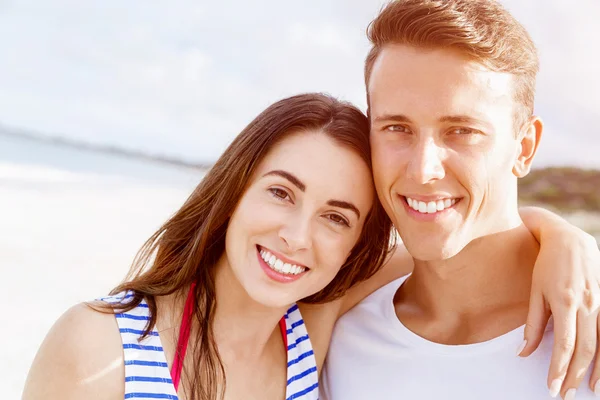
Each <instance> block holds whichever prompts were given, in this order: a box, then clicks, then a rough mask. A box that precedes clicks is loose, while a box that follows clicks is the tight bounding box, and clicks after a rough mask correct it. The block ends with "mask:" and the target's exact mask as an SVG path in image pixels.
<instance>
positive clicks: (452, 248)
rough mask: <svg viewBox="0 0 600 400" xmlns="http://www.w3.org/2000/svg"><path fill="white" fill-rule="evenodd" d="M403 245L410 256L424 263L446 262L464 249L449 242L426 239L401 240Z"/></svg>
mask: <svg viewBox="0 0 600 400" xmlns="http://www.w3.org/2000/svg"><path fill="white" fill-rule="evenodd" d="M403 243H404V245H405V246H406V249H407V250H408V252H409V253H410V255H411V256H412V257H413V258H414V259H415V260H419V261H424V262H441V261H445V260H448V259H450V258H452V257H454V256H456V255H457V254H458V253H460V252H461V250H462V249H463V248H464V246H459V245H458V244H456V243H451V242H450V241H439V240H438V241H436V240H427V239H421V238H419V239H417V238H415V240H411V239H403Z"/></svg>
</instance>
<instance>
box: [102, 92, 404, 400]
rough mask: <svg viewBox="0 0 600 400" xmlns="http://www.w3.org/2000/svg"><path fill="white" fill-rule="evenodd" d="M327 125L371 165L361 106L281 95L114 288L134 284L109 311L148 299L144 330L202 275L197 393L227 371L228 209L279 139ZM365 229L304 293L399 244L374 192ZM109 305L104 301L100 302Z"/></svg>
mask: <svg viewBox="0 0 600 400" xmlns="http://www.w3.org/2000/svg"><path fill="white" fill-rule="evenodd" d="M303 130H310V131H320V132H322V133H323V134H325V135H327V136H329V137H331V138H332V139H333V140H335V141H336V142H337V143H339V144H340V145H342V146H345V147H347V148H349V149H351V150H353V151H355V152H356V153H357V154H359V155H360V156H361V157H362V158H363V160H364V161H365V163H366V164H367V165H369V166H370V165H371V153H370V148H369V123H368V120H367V118H366V117H365V115H364V114H363V113H362V112H360V110H358V109H357V108H355V107H354V106H352V105H350V104H348V103H344V102H340V101H338V100H336V99H335V98H333V97H330V96H328V95H324V94H316V93H311V94H302V95H298V96H293V97H289V98H287V99H284V100H281V101H278V102H277V103H275V104H273V105H271V106H270V107H268V108H267V109H266V110H265V111H263V112H262V113H261V114H260V115H259V116H258V117H256V118H255V119H254V120H253V121H252V122H251V123H250V124H249V125H248V126H247V127H246V128H245V129H244V130H243V131H242V132H241V133H240V134H239V136H237V137H236V139H235V140H234V141H233V143H231V145H230V146H229V147H228V148H227V150H225V152H224V153H223V155H222V156H221V157H220V158H219V160H218V161H217V162H216V164H215V165H214V166H213V167H212V168H211V169H210V171H208V173H207V174H206V176H205V177H204V179H203V180H202V181H201V182H200V184H199V185H198V186H197V187H196V189H195V190H194V191H193V193H192V194H191V195H190V197H189V198H188V199H187V200H186V202H185V203H184V204H183V206H182V207H181V208H180V209H179V210H178V211H177V212H176V213H175V214H174V215H173V216H172V217H171V218H170V219H169V220H168V221H167V222H166V223H165V224H164V225H163V226H162V227H160V229H158V231H156V233H154V234H153V235H152V236H151V237H150V238H149V239H148V240H147V241H146V243H145V244H144V245H143V247H142V248H141V249H140V251H139V253H138V254H137V256H136V258H135V260H134V262H133V265H132V267H131V270H130V272H129V274H128V276H127V277H126V280H125V281H124V283H122V284H120V285H119V286H117V287H116V288H115V289H114V290H113V291H112V292H111V293H112V294H116V293H120V292H123V291H132V292H133V293H134V297H133V299H132V300H128V302H127V303H126V304H117V305H108V304H107V305H106V306H105V307H106V308H104V311H105V312H125V311H129V310H131V309H133V308H135V307H136V306H137V305H138V304H139V303H140V302H141V301H142V300H143V299H145V300H146V302H147V303H148V306H149V310H150V315H151V319H150V321H149V323H148V325H147V327H146V331H145V332H144V335H143V336H146V335H147V334H148V333H149V332H150V331H151V330H152V329H153V327H154V326H155V324H156V297H157V296H165V295H169V294H172V293H174V292H177V291H179V290H180V289H185V288H187V287H189V286H190V284H191V283H192V282H196V289H195V293H194V296H195V308H194V314H195V315H194V323H195V324H197V325H198V335H197V336H196V337H195V338H193V339H190V340H195V343H194V344H193V345H192V346H190V347H191V350H192V353H191V354H192V356H193V365H194V369H193V370H191V371H185V370H184V371H183V373H184V375H185V376H186V378H187V379H186V380H185V381H186V382H187V383H188V384H187V385H186V387H185V392H186V394H187V395H188V396H187V397H188V399H190V400H213V399H217V398H222V396H223V393H224V388H225V371H224V368H223V364H222V362H221V360H220V357H219V353H218V351H217V345H216V343H215V338H214V335H213V331H212V322H213V318H214V312H215V306H216V293H215V281H214V277H213V269H214V268H213V267H214V265H215V264H216V262H217V260H219V258H220V257H221V256H222V254H223V252H224V251H225V231H226V230H227V224H228V219H229V216H230V215H232V214H233V212H234V210H235V208H236V206H237V204H238V201H239V200H240V198H241V197H242V195H243V194H244V191H245V188H246V186H247V184H248V180H249V179H250V177H251V176H252V174H253V172H254V170H255V169H256V167H257V165H258V164H259V163H260V162H261V161H262V159H263V158H264V157H265V155H266V154H267V152H268V151H269V150H270V149H271V148H272V147H273V145H274V144H275V143H277V142H278V141H280V140H282V139H283V138H285V136H286V135H288V134H290V133H295V132H299V131H303ZM374 198H375V200H374V204H373V207H372V209H371V211H370V212H369V215H368V216H367V219H366V221H365V224H364V226H363V230H362V233H361V236H360V238H359V240H358V242H357V243H356V245H355V246H354V248H353V249H352V251H351V253H350V256H349V257H348V259H347V260H346V262H345V264H344V266H343V267H342V269H341V270H340V272H339V273H338V274H337V276H336V277H335V279H334V280H333V281H332V282H331V283H330V284H329V285H327V286H326V287H325V288H324V289H323V290H321V291H320V292H318V293H315V294H314V295H312V296H310V297H308V298H305V299H302V301H303V302H307V303H323V302H327V301H331V300H333V299H336V298H338V297H340V296H342V295H343V294H344V293H345V292H346V290H347V289H349V288H350V287H351V286H352V285H354V284H356V283H358V282H361V281H363V280H365V279H367V278H369V277H370V276H372V275H373V274H374V273H375V272H376V271H377V270H378V269H379V268H380V267H381V266H382V264H383V262H384V261H385V259H386V256H387V255H388V253H389V251H390V250H391V248H392V247H393V243H392V241H393V240H394V236H393V235H392V234H391V233H392V225H391V222H390V220H389V218H388V217H387V215H386V214H385V211H384V210H383V208H382V206H381V204H380V203H379V201H378V200H377V196H374ZM102 307H104V306H101V308H102Z"/></svg>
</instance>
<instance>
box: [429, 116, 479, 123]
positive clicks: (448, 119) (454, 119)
mask: <svg viewBox="0 0 600 400" xmlns="http://www.w3.org/2000/svg"><path fill="white" fill-rule="evenodd" d="M439 121H440V122H450V123H455V124H473V123H475V124H485V122H483V121H481V120H478V119H477V118H473V117H469V116H468V115H446V116H444V117H441V118H440V119H439Z"/></svg>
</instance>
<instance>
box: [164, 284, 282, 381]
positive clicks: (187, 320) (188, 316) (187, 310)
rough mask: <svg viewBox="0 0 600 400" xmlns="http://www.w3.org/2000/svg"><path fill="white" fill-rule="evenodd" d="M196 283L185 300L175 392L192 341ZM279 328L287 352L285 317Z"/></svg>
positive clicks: (173, 373)
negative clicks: (191, 332)
mask: <svg viewBox="0 0 600 400" xmlns="http://www.w3.org/2000/svg"><path fill="white" fill-rule="evenodd" d="M195 288H196V283H195V282H194V283H192V285H191V287H190V291H189V293H188V296H187V299H186V300H185V306H184V308H183V320H182V321H181V327H180V328H179V338H178V339H177V349H176V350H175V358H174V359H173V368H171V379H172V380H173V386H174V387H175V392H177V390H179V381H180V380H181V370H182V369H183V360H184V359H185V353H186V351H187V347H188V342H189V339H190V329H191V326H192V314H193V312H194V289H195ZM279 328H280V329H281V337H282V338H283V344H284V345H285V350H286V351H287V347H288V340H287V326H286V324H285V317H283V318H281V319H280V320H279Z"/></svg>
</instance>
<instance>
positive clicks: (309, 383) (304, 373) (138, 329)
mask: <svg viewBox="0 0 600 400" xmlns="http://www.w3.org/2000/svg"><path fill="white" fill-rule="evenodd" d="M131 297H132V295H131V294H125V293H123V294H117V295H115V296H110V297H105V298H102V299H101V300H103V301H106V302H109V303H117V302H119V303H120V302H127V299H128V298H131ZM115 317H116V319H117V324H118V326H119V332H120V333H121V339H122V342H123V354H124V359H125V399H173V400H177V393H176V392H175V388H174V386H173V382H172V380H171V373H170V371H169V366H168V364H167V360H166V358H165V353H164V351H163V347H162V344H161V342H160V337H159V335H158V331H157V330H156V329H153V330H152V331H151V332H150V335H149V336H148V337H146V338H145V339H144V340H141V341H140V340H139V338H140V336H141V334H142V332H143V331H144V329H145V328H146V324H147V323H148V320H149V319H150V311H149V309H148V304H147V303H146V302H145V301H142V302H141V303H140V304H139V305H138V306H137V307H135V308H134V309H133V310H130V311H127V312H126V313H119V314H115ZM284 318H285V323H286V328H287V341H288V348H287V360H288V362H287V388H286V400H295V399H298V400H317V399H318V398H319V390H318V387H319V383H318V380H319V379H318V372H317V364H316V359H315V356H314V353H313V349H312V345H311V343H310V339H309V337H308V332H307V331H306V326H305V325H304V320H303V319H302V315H301V314H300V310H299V309H298V306H297V305H293V306H292V307H291V308H290V309H289V310H288V311H287V313H286V314H285V316H284Z"/></svg>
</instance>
